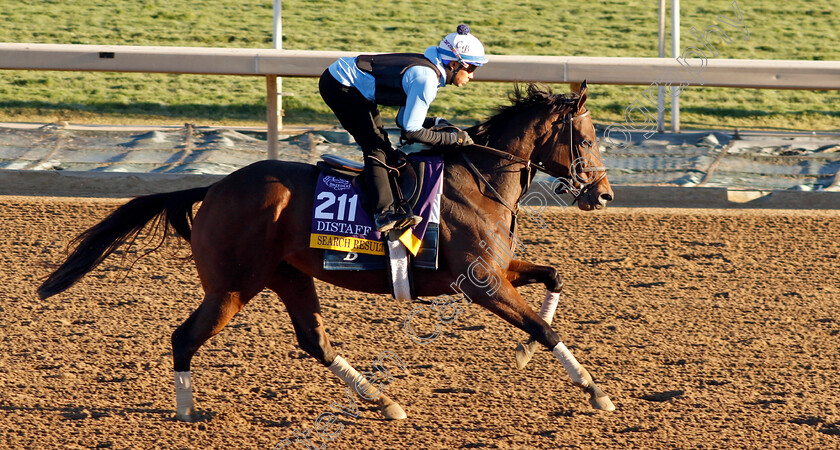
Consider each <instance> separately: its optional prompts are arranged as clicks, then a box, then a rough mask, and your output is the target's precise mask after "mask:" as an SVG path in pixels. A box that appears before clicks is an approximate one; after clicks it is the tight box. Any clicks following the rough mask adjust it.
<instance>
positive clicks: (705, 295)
mask: <svg viewBox="0 0 840 450" xmlns="http://www.w3.org/2000/svg"><path fill="white" fill-rule="evenodd" d="M119 203H120V202H119V201H115V200H92V199H58V198H35V197H31V198H30V197H0V205H2V221H3V222H2V223H3V233H2V238H0V255H2V270H0V286H2V287H0V289H2V290H3V291H2V294H3V295H2V297H3V299H4V300H3V302H2V303H0V314H2V320H1V321H0V339H2V346H3V351H2V352H0V446H3V447H6V448H195V449H199V448H272V447H273V446H274V445H275V444H277V443H278V442H280V441H281V440H283V439H287V438H288V439H291V440H294V438H295V434H294V433H295V430H304V429H305V428H310V429H311V428H313V427H314V422H315V420H316V418H317V417H318V416H319V415H320V414H321V413H324V412H337V410H336V409H333V408H331V404H332V403H334V402H335V403H341V404H346V403H347V398H346V397H345V392H344V388H343V385H341V383H340V382H339V381H338V380H337V379H335V378H334V377H333V376H332V375H331V374H330V373H329V371H328V370H326V369H325V368H323V367H321V366H320V365H319V364H317V363H316V362H315V361H314V360H313V359H311V358H309V357H307V356H306V355H305V354H304V353H303V352H302V351H301V350H300V349H299V347H298V346H297V344H296V342H295V340H294V336H293V332H292V326H291V324H290V322H289V320H288V317H287V316H286V314H285V312H284V307H283V305H282V303H281V302H280V301H279V300H278V299H277V298H276V297H274V296H273V294H269V293H268V292H264V293H262V294H260V295H259V296H258V297H257V298H255V299H254V300H253V301H252V302H251V303H250V304H249V305H248V306H247V307H246V308H245V309H244V310H243V311H242V312H240V314H239V315H238V316H237V317H235V318H234V320H233V322H232V323H231V325H229V326H228V327H227V328H226V329H225V330H224V331H223V332H222V333H221V334H220V335H219V336H217V337H215V338H214V339H212V340H211V341H210V342H209V343H208V344H206V345H205V346H204V347H203V348H202V349H201V350H200V351H199V353H198V354H197V356H196V358H195V359H194V360H193V367H192V369H193V380H194V382H195V383H196V402H197V406H198V408H199V409H200V410H201V412H202V416H203V420H202V421H201V422H198V423H181V422H176V421H175V420H174V395H173V394H174V392H173V385H172V362H171V353H170V348H169V338H170V335H171V333H172V331H173V330H174V329H175V327H176V326H178V325H179V324H180V323H181V322H182V321H183V320H184V319H185V318H186V317H187V316H188V315H189V314H190V312H191V311H192V310H193V309H194V308H195V307H196V306H197V305H198V303H199V302H200V300H201V295H202V294H201V290H200V286H199V283H198V279H197V276H196V274H195V269H194V266H193V265H192V264H191V263H190V262H189V261H186V262H185V261H183V260H180V259H178V258H177V257H176V256H177V255H181V256H183V255H184V254H185V253H186V247H184V246H177V245H175V246H167V247H166V248H165V249H164V250H163V251H162V252H158V253H156V254H154V255H152V256H149V257H146V258H144V259H141V260H140V261H139V262H137V264H136V265H135V266H134V269H133V270H132V271H131V272H129V273H128V275H127V276H126V274H125V272H124V271H123V270H122V268H124V267H127V266H128V262H123V261H121V260H120V258H115V257H112V258H110V259H108V260H107V261H105V263H103V265H102V266H100V268H99V269H97V270H96V271H94V272H92V273H91V274H90V275H88V276H87V277H85V278H84V279H83V280H82V281H81V282H80V283H79V284H78V285H76V286H75V287H73V288H71V289H70V290H69V291H67V292H65V293H63V294H60V295H58V296H55V297H53V298H50V299H48V300H45V301H41V300H38V299H37V298H36V296H35V288H36V285H37V283H38V280H39V279H40V278H41V277H43V276H44V275H46V273H47V272H48V271H49V268H48V264H51V263H55V262H58V261H59V260H60V258H61V257H62V255H63V249H64V247H65V245H66V244H67V242H68V240H69V239H70V238H71V237H73V236H75V235H76V234H78V233H79V232H80V231H82V230H83V228H85V227H87V226H90V225H92V224H94V223H95V222H96V221H98V220H99V219H101V218H102V217H104V216H105V215H106V214H107V212H108V211H109V210H110V209H112V208H113V207H115V206H116V205H117V204H119ZM838 218H840V213H838V212H818V211H817V212H808V211H806V212H803V211H796V212H791V211H717V210H706V211H696V210H695V211H692V210H638V209H636V210H628V209H625V210H619V209H613V210H608V211H606V212H600V213H581V212H578V211H571V210H566V211H560V210H554V211H552V212H551V213H550V214H549V215H548V216H546V222H547V224H548V229H547V230H541V229H540V228H538V227H536V226H535V225H534V223H533V222H529V221H528V220H524V221H523V222H522V228H521V231H520V236H521V238H522V240H523V241H524V243H525V244H526V246H527V249H526V251H525V252H524V253H523V254H522V255H523V257H524V259H527V260H531V261H534V262H538V263H544V264H551V265H553V266H555V267H557V268H558V269H560V271H561V272H562V273H563V275H564V278H565V280H566V289H565V293H564V296H563V300H562V301H561V306H560V308H559V309H558V314H557V316H556V318H555V319H554V328H555V330H557V331H558V333H559V334H560V336H561V339H562V340H563V341H564V342H565V343H566V344H567V346H568V347H569V348H570V349H571V350H572V352H574V354H575V355H576V356H577V358H578V359H579V360H580V361H581V362H582V363H583V364H584V366H586V367H587V368H588V369H589V370H590V371H591V372H592V373H593V374H594V376H595V377H596V379H597V380H599V382H600V384H601V386H602V387H603V388H604V390H605V391H606V392H607V393H608V394H609V395H610V396H611V397H612V399H613V401H614V402H615V404H616V407H617V411H615V412H613V413H601V412H596V411H593V410H592V409H591V408H590V407H589V405H588V403H587V401H586V398H585V396H584V394H582V393H581V392H580V391H579V390H578V389H576V388H574V387H573V386H572V385H571V384H570V382H569V378H568V376H567V375H566V374H565V372H564V371H563V369H562V367H561V365H560V363H559V362H557V361H556V360H555V359H554V358H553V356H552V355H551V354H550V353H548V352H539V353H538V354H537V355H535V357H534V360H533V361H532V362H531V363H530V364H529V365H528V367H526V368H525V369H524V370H521V371H517V370H516V369H514V368H513V352H512V350H513V348H514V346H515V344H516V343H517V342H519V341H520V340H522V339H523V338H524V334H523V333H522V332H520V331H518V330H515V329H513V328H511V327H510V326H508V325H507V324H506V323H503V322H502V321H501V320H500V319H498V318H497V317H495V316H493V315H491V314H490V313H488V312H486V311H484V310H482V309H480V308H479V307H477V306H475V305H472V306H470V307H468V308H467V311H466V313H464V314H462V315H460V316H459V317H458V318H457V320H456V321H455V322H454V323H453V324H451V325H449V326H447V327H446V328H445V329H444V334H442V335H441V336H440V338H439V339H437V340H436V341H434V342H432V343H431V344H429V345H427V346H419V345H417V344H413V343H412V342H411V341H410V339H409V338H408V337H407V336H406V334H404V333H403V331H402V323H403V320H404V318H405V316H406V314H407V313H408V312H409V311H410V310H411V309H412V308H413V307H414V306H415V305H411V304H406V303H401V302H396V301H394V300H391V299H388V298H385V297H383V296H369V295H364V294H357V293H353V292H348V291H344V290H341V289H337V288H333V287H331V286H327V285H324V284H319V285H318V290H319V294H320V296H321V299H322V305H323V310H324V316H325V320H326V321H327V326H328V329H329V333H330V336H331V339H332V341H333V345H334V346H335V347H336V348H337V350H338V351H339V353H340V354H341V355H342V356H344V357H345V358H346V359H347V360H348V361H350V362H351V363H353V364H354V365H355V366H356V367H357V368H358V369H359V370H370V369H371V362H372V361H373V358H374V357H375V356H376V355H378V354H380V353H381V352H383V351H385V350H390V351H392V352H394V353H395V354H396V355H398V356H399V358H401V359H402V360H403V361H404V362H405V363H406V365H407V366H408V370H407V371H405V372H400V371H399V370H396V371H395V372H393V373H394V374H395V375H397V377H396V380H395V381H394V382H393V383H391V384H389V385H387V386H385V392H386V393H387V394H388V395H390V396H392V397H393V398H394V399H396V400H398V401H400V402H401V403H402V405H403V406H404V408H405V409H406V411H407V412H408V415H409V418H408V419H407V420H404V421H398V422H386V421H384V420H381V419H380V416H379V414H378V412H377V411H375V410H373V409H371V408H369V407H367V405H365V404H361V403H360V404H359V406H360V409H361V411H360V414H359V416H358V418H353V419H351V418H348V417H346V416H343V415H339V417H340V421H341V424H342V425H343V428H342V429H341V433H340V434H338V435H337V436H335V437H334V438H333V440H331V441H326V440H324V439H322V438H319V437H318V436H315V434H314V432H311V433H310V436H311V438H312V444H313V445H315V446H316V447H317V446H321V445H322V444H326V447H325V448H383V449H384V448H440V449H449V448H557V447H597V448H675V447H676V448H712V449H717V448H739V447H745V448H836V447H838V446H840V375H838V373H839V372H838V366H840V357H839V356H838V348H840V317H838V313H837V311H838V307H840V274H838V265H839V264H838V263H840V259H838V255H840V222H839V221H838ZM132 256H134V254H129V255H128V261H131V260H132ZM543 291H544V289H543V288H542V287H533V288H522V289H520V292H522V293H523V296H524V297H525V298H526V299H527V300H528V301H529V303H530V304H532V305H534V306H535V307H538V304H539V301H540V300H541V299H542V295H543ZM333 430H335V429H333ZM287 448H301V449H302V448H306V447H305V446H304V444H303V443H297V444H295V445H294V446H289V447H287Z"/></svg>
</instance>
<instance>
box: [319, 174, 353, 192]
mask: <svg viewBox="0 0 840 450" xmlns="http://www.w3.org/2000/svg"><path fill="white" fill-rule="evenodd" d="M324 183H326V185H327V186H329V187H330V188H331V189H332V190H334V191H344V190H347V189H350V181H349V180H345V179H344V178H337V177H324Z"/></svg>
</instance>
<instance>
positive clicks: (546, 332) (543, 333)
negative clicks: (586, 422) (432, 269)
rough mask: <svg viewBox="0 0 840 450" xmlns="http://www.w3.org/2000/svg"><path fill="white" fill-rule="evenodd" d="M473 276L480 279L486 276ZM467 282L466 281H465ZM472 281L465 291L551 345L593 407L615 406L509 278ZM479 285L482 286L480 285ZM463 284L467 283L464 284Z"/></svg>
mask: <svg viewBox="0 0 840 450" xmlns="http://www.w3.org/2000/svg"><path fill="white" fill-rule="evenodd" d="M487 275H488V277H487V278H488V279H490V278H492V275H489V274H487ZM472 278H475V279H476V280H480V279H482V278H484V277H480V276H478V277H472ZM472 278H471V280H472ZM466 284H467V283H464V285H466ZM472 284H473V286H468V287H467V289H464V290H463V293H464V294H466V295H467V296H469V297H470V298H471V299H474V301H475V302H476V303H478V304H479V305H481V306H483V307H485V308H487V309H488V310H490V311H491V312H492V313H494V314H496V315H497V316H499V317H501V318H502V319H504V320H506V321H507V322H508V323H510V324H512V325H514V326H516V327H517V328H519V329H521V330H524V331H525V332H527V333H528V334H529V335H530V336H531V337H533V338H534V339H536V341H538V342H539V343H540V344H543V345H544V346H546V347H547V348H549V349H550V350H551V352H552V353H553V354H554V356H555V357H556V358H557V359H558V360H559V361H560V363H561V364H563V368H564V369H566V372H568V374H569V376H570V377H571V378H572V382H573V383H574V384H575V385H577V386H579V387H580V388H581V389H583V390H584V391H585V392H586V393H588V394H589V404H590V405H592V407H593V408H595V409H600V410H604V411H613V410H615V406H614V405H613V403H612V401H610V398H609V397H608V396H607V394H605V393H604V391H602V390H601V388H599V387H598V386H597V385H596V384H595V381H594V380H593V379H592V376H591V375H590V374H589V372H588V371H587V370H586V369H584V368H583V366H581V365H580V363H578V361H577V359H576V358H575V357H574V356H573V355H572V352H570V351H569V349H568V348H566V346H565V345H564V344H563V343H562V342H561V341H560V337H559V336H558V335H557V333H555V332H554V330H552V329H551V327H550V326H549V324H548V323H546V321H545V320H543V319H542V318H541V317H540V316H538V315H537V314H536V313H535V312H534V310H533V309H531V308H530V307H529V306H528V305H527V304H526V303H525V301H524V300H523V299H522V297H521V296H520V295H519V292H517V291H516V288H515V287H513V285H512V284H511V283H510V281H508V280H499V282H498V283H497V284H496V283H490V282H488V283H481V282H479V283H478V284H476V283H475V282H473V283H472ZM479 286H481V287H480V288H479ZM487 286H491V290H490V291H486V287H487ZM462 287H464V286H463V285H462ZM471 288H475V289H471ZM482 291H484V292H482Z"/></svg>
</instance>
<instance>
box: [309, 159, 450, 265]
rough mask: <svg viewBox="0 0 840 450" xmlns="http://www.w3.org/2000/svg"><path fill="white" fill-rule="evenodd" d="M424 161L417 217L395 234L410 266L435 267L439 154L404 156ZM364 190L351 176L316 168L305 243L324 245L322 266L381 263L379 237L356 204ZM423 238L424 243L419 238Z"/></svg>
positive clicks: (382, 252) (440, 176)
mask: <svg viewBox="0 0 840 450" xmlns="http://www.w3.org/2000/svg"><path fill="white" fill-rule="evenodd" d="M410 158H413V159H421V160H423V161H424V162H425V163H426V164H425V168H424V176H423V179H424V183H423V186H422V187H421V192H420V200H419V201H418V202H417V205H416V206H415V208H414V213H415V214H417V215H419V216H420V217H422V218H423V221H422V222H420V224H418V225H417V226H415V227H414V228H412V229H409V230H406V231H405V232H404V233H403V234H402V235H401V236H400V238H399V240H400V242H402V243H403V245H405V247H406V248H407V249H408V251H409V252H410V253H411V254H412V255H413V256H414V257H415V258H413V264H414V265H415V267H423V268H437V237H438V236H437V224H438V223H440V197H441V195H442V193H443V158H442V157H440V156H410ZM363 199H364V194H363V193H362V192H361V189H360V188H359V186H358V185H356V183H353V182H352V181H351V179H349V178H344V177H341V176H337V175H336V174H325V173H321V174H320V176H319V177H318V183H317V186H316V189H315V202H314V208H313V212H312V230H311V234H310V240H309V246H310V247H311V248H320V249H324V250H325V256H324V269H326V270H376V269H382V268H384V267H385V264H386V261H385V257H384V255H385V244H384V242H383V241H384V237H383V236H381V234H380V233H379V232H378V231H376V229H375V228H374V226H373V220H372V218H371V217H370V215H369V214H368V212H367V211H365V210H364V208H363V207H362V203H363ZM424 242H425V243H424Z"/></svg>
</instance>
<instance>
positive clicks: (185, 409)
mask: <svg viewBox="0 0 840 450" xmlns="http://www.w3.org/2000/svg"><path fill="white" fill-rule="evenodd" d="M192 388H193V386H192V374H191V373H190V372H175V410H176V413H177V415H178V417H179V418H187V417H190V416H192V415H193V412H194V411H193V389H192Z"/></svg>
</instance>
